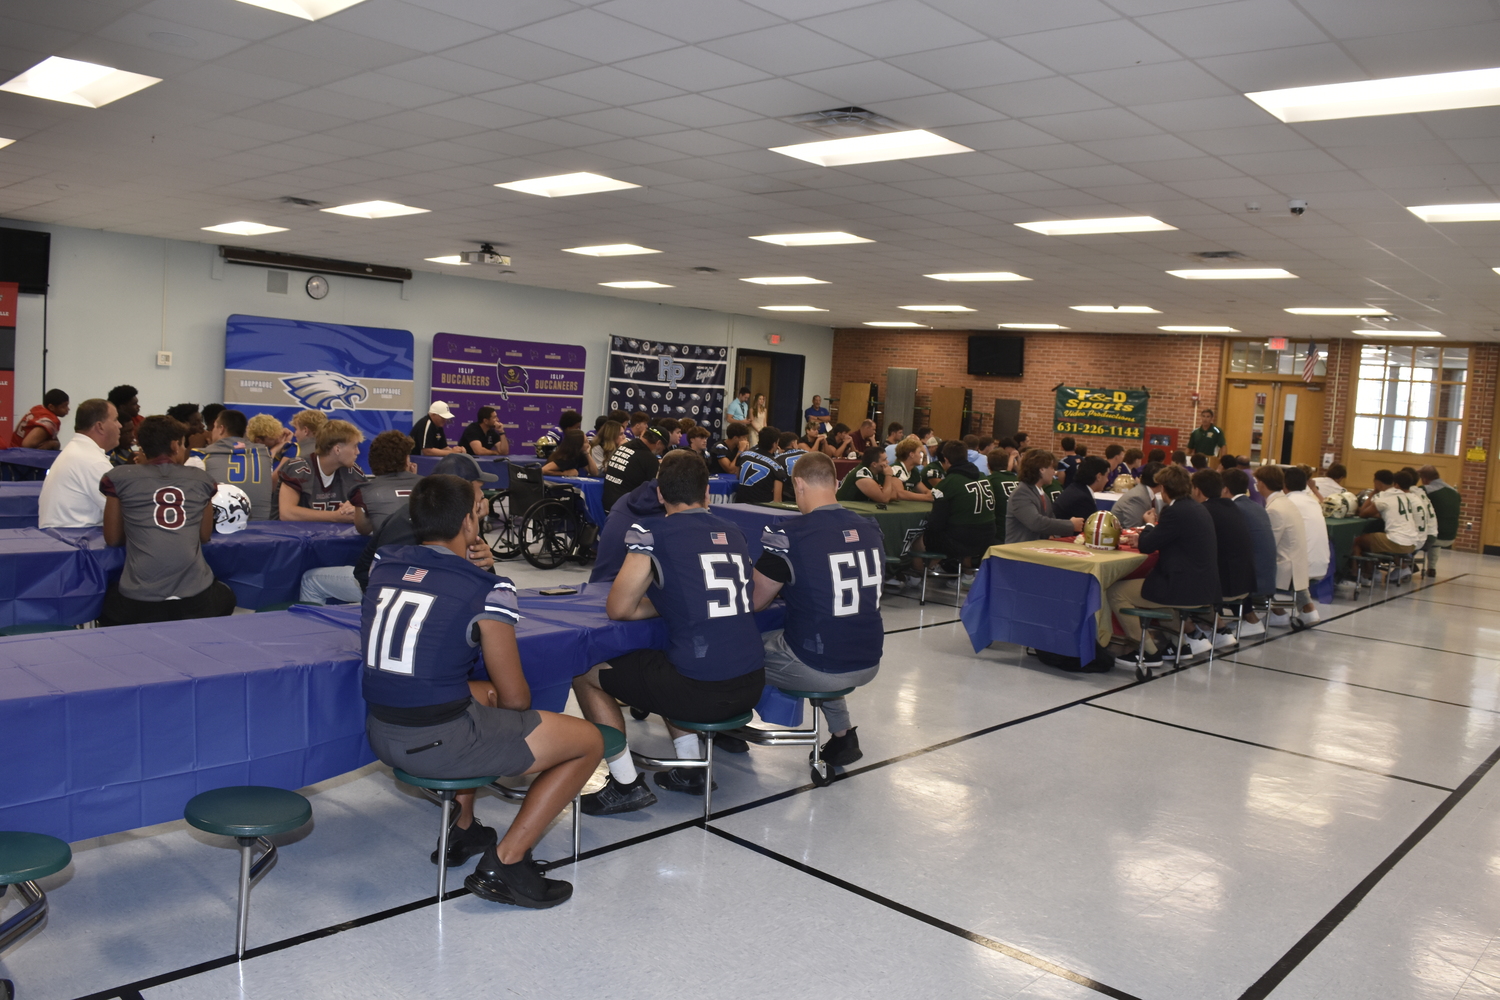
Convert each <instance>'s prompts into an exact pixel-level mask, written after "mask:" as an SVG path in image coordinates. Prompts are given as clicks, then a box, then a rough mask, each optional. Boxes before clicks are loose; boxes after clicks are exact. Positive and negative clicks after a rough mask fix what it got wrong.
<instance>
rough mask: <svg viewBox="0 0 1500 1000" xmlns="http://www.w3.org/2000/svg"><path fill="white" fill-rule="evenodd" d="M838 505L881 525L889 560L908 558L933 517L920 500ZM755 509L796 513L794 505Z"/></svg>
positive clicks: (929, 507) (766, 505)
mask: <svg viewBox="0 0 1500 1000" xmlns="http://www.w3.org/2000/svg"><path fill="white" fill-rule="evenodd" d="M839 503H840V504H841V505H842V506H843V507H844V509H845V510H852V511H854V512H855V513H856V514H863V515H865V516H866V517H870V518H874V520H875V523H876V524H878V525H880V532H881V534H883V535H884V536H885V554H886V555H888V556H898V557H900V556H905V555H907V553H909V552H910V551H911V546H912V543H913V542H915V541H916V540H917V539H918V538H920V537H921V536H922V531H923V529H925V528H926V527H927V516H928V515H929V514H931V513H932V504H931V503H925V502H923V501H920V500H892V501H891V502H890V503H888V504H874V503H871V502H869V501H868V500H840V501H839ZM756 506H760V507H769V508H771V509H773V510H784V511H790V512H792V513H796V511H797V505H796V504H794V503H785V502H783V503H767V504H757V505H756Z"/></svg>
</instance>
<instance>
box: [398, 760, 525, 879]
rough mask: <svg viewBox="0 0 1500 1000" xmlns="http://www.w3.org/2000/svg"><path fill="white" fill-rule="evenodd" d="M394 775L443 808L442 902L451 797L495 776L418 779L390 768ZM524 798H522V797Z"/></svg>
mask: <svg viewBox="0 0 1500 1000" xmlns="http://www.w3.org/2000/svg"><path fill="white" fill-rule="evenodd" d="M391 770H393V771H394V772H395V773H396V780H397V781H399V782H402V783H403V784H407V785H411V786H413V787H414V788H425V789H427V790H428V791H430V792H435V793H436V794H437V797H438V801H439V802H441V803H442V806H443V829H442V831H441V832H440V833H439V834H438V851H437V858H438V861H437V870H438V881H437V898H438V902H442V900H443V894H444V893H446V892H447V891H448V831H449V829H450V828H451V825H452V817H453V796H454V794H455V793H457V792H462V791H467V790H468V789H470V788H483V787H484V786H485V785H488V784H490V783H491V782H493V781H494V780H495V776H494V775H491V776H490V777H488V778H419V777H417V776H416V775H415V774H407V773H406V772H405V771H403V770H401V769H400V768H399V767H395V768H392V769H391ZM523 798H524V796H523Z"/></svg>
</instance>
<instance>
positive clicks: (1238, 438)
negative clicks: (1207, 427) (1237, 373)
mask: <svg viewBox="0 0 1500 1000" xmlns="http://www.w3.org/2000/svg"><path fill="white" fill-rule="evenodd" d="M1269 389H1270V386H1267V385H1261V384H1259V383H1256V382H1230V383H1228V384H1227V386H1226V387H1225V389H1224V395H1223V397H1222V400H1223V401H1222V402H1221V403H1220V405H1219V409H1220V410H1222V411H1223V412H1222V415H1221V417H1220V421H1221V422H1220V424H1219V429H1220V430H1222V431H1223V432H1224V447H1225V449H1226V450H1227V451H1228V452H1229V454H1231V455H1242V456H1246V457H1249V458H1251V459H1252V460H1255V461H1259V459H1260V452H1261V441H1262V438H1263V437H1264V434H1265V419H1266V393H1267V392H1268V391H1269Z"/></svg>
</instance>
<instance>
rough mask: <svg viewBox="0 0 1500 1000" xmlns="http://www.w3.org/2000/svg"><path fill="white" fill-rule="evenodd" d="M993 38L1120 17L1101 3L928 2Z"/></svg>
mask: <svg viewBox="0 0 1500 1000" xmlns="http://www.w3.org/2000/svg"><path fill="white" fill-rule="evenodd" d="M927 2H928V3H929V4H931V5H932V6H933V7H935V8H937V9H938V10H940V11H943V12H944V13H946V14H951V15H952V16H953V17H956V18H957V19H958V20H960V21H962V22H964V23H965V24H967V25H969V26H970V27H972V28H977V29H978V30H980V31H982V32H984V33H985V34H986V35H989V36H990V37H991V38H1006V37H1008V36H1010V35H1019V34H1024V33H1026V32H1030V31H1047V30H1049V29H1051V28H1068V27H1072V26H1074V25H1078V24H1092V23H1094V22H1096V21H1111V20H1114V19H1115V18H1116V17H1118V15H1117V14H1116V13H1115V12H1114V11H1112V10H1110V9H1109V8H1108V7H1106V6H1105V5H1104V4H1102V3H1100V2H1099V0H1005V2H1004V3H995V2H994V0H927Z"/></svg>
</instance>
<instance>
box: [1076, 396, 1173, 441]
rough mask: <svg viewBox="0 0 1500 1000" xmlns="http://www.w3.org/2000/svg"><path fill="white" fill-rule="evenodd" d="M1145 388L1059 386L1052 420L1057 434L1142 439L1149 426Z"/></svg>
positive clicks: (1147, 398)
mask: <svg viewBox="0 0 1500 1000" xmlns="http://www.w3.org/2000/svg"><path fill="white" fill-rule="evenodd" d="M1150 399H1151V394H1150V393H1149V392H1147V391H1146V390H1145V389H1080V388H1077V387H1076V386H1069V385H1060V386H1058V387H1057V405H1056V407H1055V408H1054V410H1053V423H1054V426H1055V430H1056V432H1057V433H1058V434H1082V435H1088V436H1090V437H1118V438H1131V439H1133V440H1136V441H1139V440H1140V439H1141V436H1142V435H1143V434H1144V433H1145V429H1146V403H1147V402H1148V401H1150Z"/></svg>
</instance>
